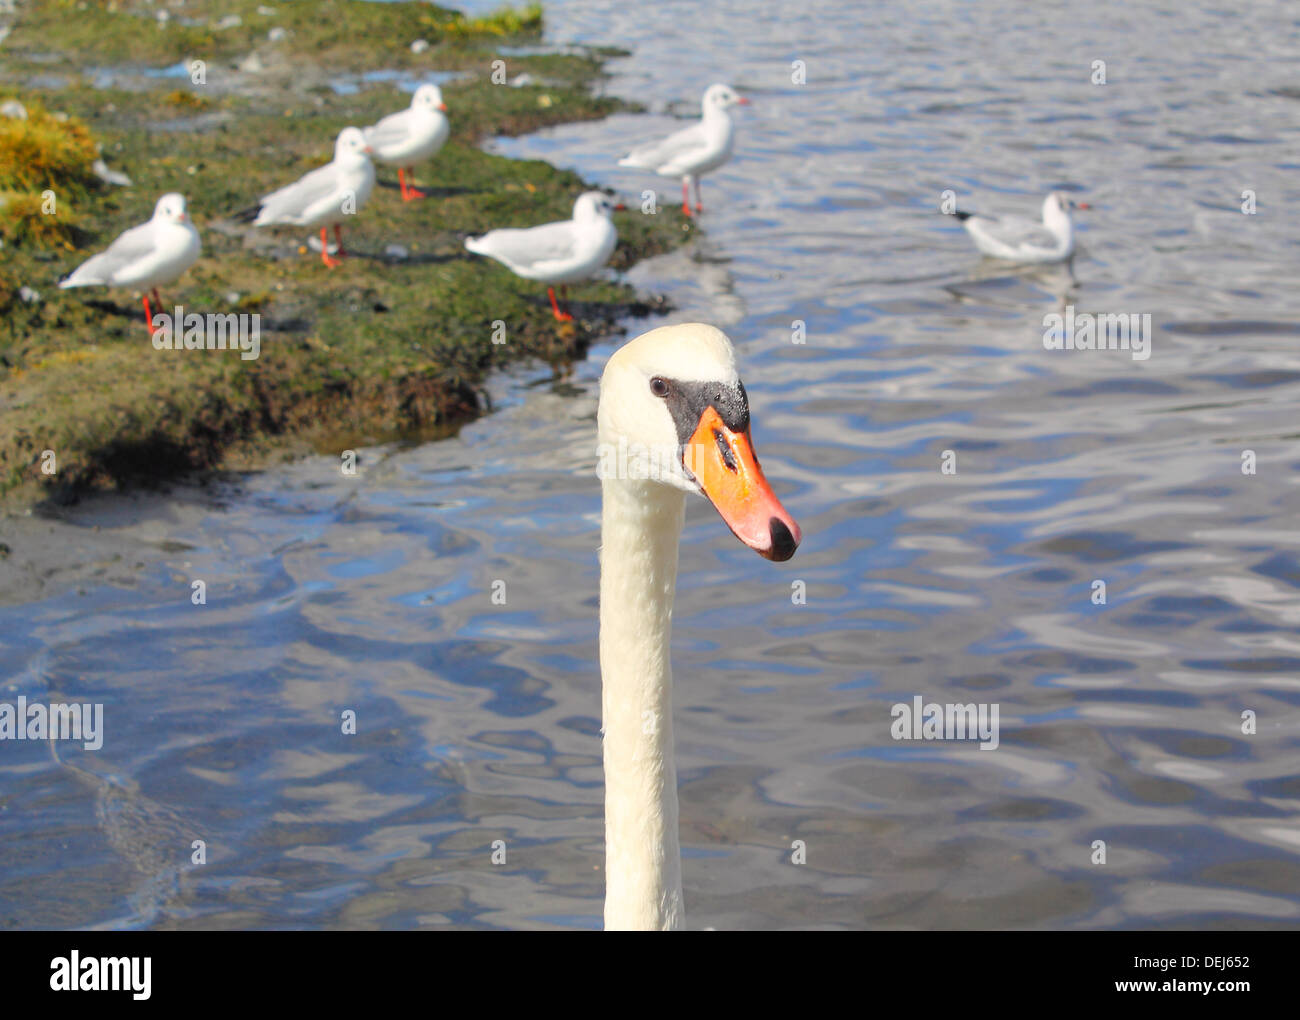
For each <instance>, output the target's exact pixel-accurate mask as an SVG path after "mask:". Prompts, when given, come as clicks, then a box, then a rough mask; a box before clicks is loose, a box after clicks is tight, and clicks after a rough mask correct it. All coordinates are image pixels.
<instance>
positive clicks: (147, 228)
mask: <svg viewBox="0 0 1300 1020" xmlns="http://www.w3.org/2000/svg"><path fill="white" fill-rule="evenodd" d="M202 248H203V245H202V242H201V241H200V240H199V232H198V230H197V229H195V227H194V224H193V223H192V222H191V221H190V218H189V215H188V214H187V213H186V211H185V196H184V195H178V194H176V193H175V192H171V193H169V194H166V195H163V197H162V198H160V199H158V204H157V205H155V206H154V209H153V218H152V219H151V220H149V222H148V223H141V224H140V225H139V226H138V227H132V228H131V229H130V230H128V231H126V232H125V233H124V234H122V235H121V236H120V237H119V238H118V239H117V240H116V241H114V242H113V243H112V244H110V245H109V246H108V248H107V249H106V250H105V251H102V252H100V253H99V254H98V255H96V256H94V257H93V258H91V259H89V260H87V261H86V262H83V263H82V264H81V265H80V266H78V267H77V269H76V270H74V271H73V272H72V273H71V274H69V276H68V277H67V279H65V280H63V281H62V282H61V283H60V284H59V287H61V288H63V289H65V290H66V289H67V288H69V287H139V288H140V289H141V290H143V291H145V292H146V293H145V295H144V319H145V324H146V325H147V326H148V327H149V335H150V336H153V313H152V312H151V311H150V309H149V294H150V293H152V294H153V299H154V301H155V302H156V303H157V304H158V306H159V307H160V308H161V306H162V299H161V298H160V297H159V296H158V290H157V287H158V285H159V284H160V283H172V282H173V281H175V280H176V279H178V278H179V277H180V275H181V274H182V273H183V272H185V270H187V269H189V268H190V266H192V265H194V262H195V260H196V259H197V258H198V257H199V252H200V251H201V250H202Z"/></svg>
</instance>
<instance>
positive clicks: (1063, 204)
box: [1043, 191, 1092, 223]
mask: <svg viewBox="0 0 1300 1020" xmlns="http://www.w3.org/2000/svg"><path fill="white" fill-rule="evenodd" d="M1091 208H1092V206H1090V205H1088V203H1087V202H1076V201H1074V199H1072V198H1068V197H1066V196H1065V195H1064V194H1062V193H1061V192H1059V191H1053V192H1052V193H1051V194H1050V195H1048V196H1047V197H1046V198H1045V199H1043V222H1044V223H1051V222H1052V221H1053V220H1056V221H1058V222H1060V221H1063V220H1066V221H1068V220H1069V218H1070V210H1071V209H1091Z"/></svg>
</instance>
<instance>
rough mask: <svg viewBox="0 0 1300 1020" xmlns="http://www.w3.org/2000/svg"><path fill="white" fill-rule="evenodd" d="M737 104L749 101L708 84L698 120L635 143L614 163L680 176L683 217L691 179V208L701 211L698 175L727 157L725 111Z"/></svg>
mask: <svg viewBox="0 0 1300 1020" xmlns="http://www.w3.org/2000/svg"><path fill="white" fill-rule="evenodd" d="M738 104H739V105H743V106H748V105H749V100H748V99H746V98H744V97H743V96H738V95H736V92H735V90H734V89H733V88H732V87H731V86H730V85H710V86H709V87H708V88H707V89H706V90H705V92H704V101H703V102H702V103H701V104H700V105H701V107H702V109H703V116H702V117H701V118H700V120H699V122H698V123H696V124H692V125H691V126H690V127H688V128H683V129H682V130H681V131H677V132H674V133H673V134H671V135H669V136H668V137H667V138H664V139H661V140H660V141H657V142H651V143H650V144H648V145H642V146H638V147H637V148H635V149H633V150H632V151H631V152H630V153H628V154H627V155H626V156H625V157H623V158H622V159H620V160H619V161H618V165H619V166H632V167H637V168H638V169H641V170H653V171H654V172H655V173H657V174H659V175H660V176H661V177H680V178H681V179H682V212H684V213H685V214H686V215H687V216H689V215H690V214H691V204H690V194H689V191H688V188H689V187H690V184H691V182H692V181H694V182H695V211H696V212H704V202H703V200H702V196H701V195H700V178H701V177H702V176H703V175H704V174H707V173H709V172H710V171H712V170H716V169H718V167H720V166H722V164H723V163H725V162H726V161H727V160H729V159H730V158H731V147H732V144H733V143H734V142H735V137H736V127H735V125H734V124H732V122H731V115H730V114H729V113H727V111H728V110H729V109H731V107H733V106H736V105H738Z"/></svg>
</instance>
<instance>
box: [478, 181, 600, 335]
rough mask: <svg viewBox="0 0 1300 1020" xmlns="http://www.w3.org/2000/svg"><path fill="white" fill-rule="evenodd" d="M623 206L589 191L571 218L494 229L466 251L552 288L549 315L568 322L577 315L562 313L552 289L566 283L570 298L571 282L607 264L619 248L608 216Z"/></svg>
mask: <svg viewBox="0 0 1300 1020" xmlns="http://www.w3.org/2000/svg"><path fill="white" fill-rule="evenodd" d="M622 208H623V206H622V205H620V204H616V203H615V202H614V200H613V199H612V198H610V197H609V196H608V195H606V194H603V193H602V192H599V191H588V192H585V193H584V194H582V195H579V196H578V200H577V201H576V202H575V203H574V204H573V218H572V219H568V220H560V221H559V222H557V223H545V224H543V225H542V226H540V227H528V228H526V229H522V230H515V229H505V230H492V231H489V232H488V233H486V234H484V235H483V236H482V237H470V238H466V240H465V247H466V248H467V249H468V250H469V251H472V252H474V254H476V255H486V256H487V257H488V258H492V259H496V260H497V261H498V262H500V263H501V264H502V265H503V266H505V267H506V268H507V269H509V270H510V271H511V272H513V273H515V275H517V276H522V277H523V278H524V279H525V280H540V281H541V282H542V283H545V284H548V285H549V286H547V288H546V295H547V297H549V298H550V299H551V311H552V312H554V313H555V318H556V320H557V321H560V322H568V321H571V320H572V319H573V316H572V315H570V314H569V313H568V312H562V311H560V307H559V305H557V304H556V302H555V286H554V285H555V284H557V283H558V284H561V285H563V287H564V289H565V299H566V300H567V298H568V294H567V290H568V285H569V284H570V283H577V282H578V281H579V280H585V279H587V278H588V277H590V276H591V275H592V274H594V273H595V272H596V271H597V270H598V269H600V267H601V266H603V265H604V264H605V263H606V262H608V261H609V257H610V255H612V254H613V253H614V248H615V247H616V246H617V245H618V231H617V230H616V229H615V228H614V222H613V220H611V219H610V213H612V212H613V211H614V210H615V209H622Z"/></svg>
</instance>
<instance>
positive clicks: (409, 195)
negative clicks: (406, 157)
mask: <svg viewBox="0 0 1300 1020" xmlns="http://www.w3.org/2000/svg"><path fill="white" fill-rule="evenodd" d="M397 179H398V181H400V182H401V185H402V201H403V202H414V201H415V200H416V199H417V198H424V197H425V196H424V192H423V191H421V190H420V189H419V188H417V187H415V186H414V185H407V183H406V174H405V173H404V172H403V170H402V168H401V167H400V166H399V167H398V168H397Z"/></svg>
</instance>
